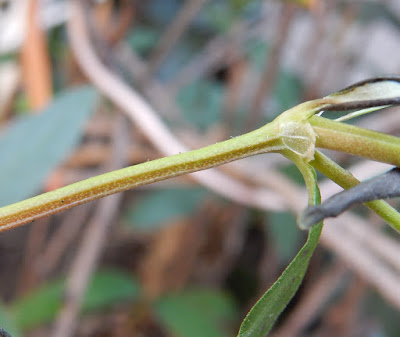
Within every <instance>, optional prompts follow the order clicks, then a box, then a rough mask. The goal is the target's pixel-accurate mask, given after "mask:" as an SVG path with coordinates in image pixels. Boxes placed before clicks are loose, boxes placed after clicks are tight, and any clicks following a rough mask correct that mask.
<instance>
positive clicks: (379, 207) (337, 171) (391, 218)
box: [300, 151, 400, 233]
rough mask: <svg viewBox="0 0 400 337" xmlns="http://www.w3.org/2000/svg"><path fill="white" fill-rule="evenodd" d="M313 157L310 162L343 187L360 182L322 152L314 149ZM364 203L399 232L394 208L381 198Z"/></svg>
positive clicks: (399, 227) (347, 187)
mask: <svg viewBox="0 0 400 337" xmlns="http://www.w3.org/2000/svg"><path fill="white" fill-rule="evenodd" d="M314 158H315V159H314V160H313V161H311V162H310V164H311V165H312V166H314V168H316V169H317V170H318V171H319V172H321V173H322V174H323V175H325V176H326V177H327V178H329V179H331V180H332V181H334V182H335V183H336V184H338V185H339V186H341V187H343V188H344V189H349V188H351V187H353V186H356V185H358V184H359V183H360V181H359V180H358V179H357V178H355V177H354V176H353V175H352V174H351V173H350V172H348V171H346V170H345V169H344V168H342V167H341V166H339V165H338V164H336V163H335V162H334V161H333V160H331V159H330V158H328V157H327V156H325V155H324V154H323V153H321V152H319V151H316V152H315V155H314ZM365 205H366V206H367V207H368V208H370V209H371V210H372V211H374V212H375V213H376V214H378V215H379V216H380V217H381V218H382V219H383V220H385V221H386V222H387V223H388V224H389V225H390V226H391V227H392V228H393V229H395V230H396V231H397V232H399V233H400V214H399V213H398V212H397V210H396V209H394V208H393V207H392V206H390V205H389V204H388V203H387V202H386V201H383V200H377V201H370V202H366V203H365ZM300 226H301V224H300Z"/></svg>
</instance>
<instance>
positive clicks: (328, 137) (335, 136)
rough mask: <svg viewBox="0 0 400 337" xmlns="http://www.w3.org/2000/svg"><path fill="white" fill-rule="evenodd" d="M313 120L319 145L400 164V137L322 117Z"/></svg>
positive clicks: (311, 120) (311, 122)
mask: <svg viewBox="0 0 400 337" xmlns="http://www.w3.org/2000/svg"><path fill="white" fill-rule="evenodd" d="M309 121H310V124H311V125H312V127H313V129H314V131H315V133H316V134H317V140H316V144H315V145H316V147H320V148H325V149H330V150H335V151H341V152H346V153H349V154H352V155H355V156H359V157H364V158H368V159H372V160H375V161H380V162H384V163H388V164H392V165H396V166H400V138H397V137H394V136H391V135H387V134H384V133H381V132H376V131H371V130H367V129H362V128H359V127H356V126H352V125H348V124H343V123H340V122H335V121H332V120H329V119H326V118H323V117H319V116H313V117H311V118H310V119H309Z"/></svg>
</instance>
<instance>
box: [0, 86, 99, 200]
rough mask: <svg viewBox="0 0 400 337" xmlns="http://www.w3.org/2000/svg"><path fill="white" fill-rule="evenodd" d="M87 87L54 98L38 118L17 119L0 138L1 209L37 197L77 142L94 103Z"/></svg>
mask: <svg viewBox="0 0 400 337" xmlns="http://www.w3.org/2000/svg"><path fill="white" fill-rule="evenodd" d="M96 97H97V95H96V92H95V91H94V90H93V89H92V88H89V87H81V88H78V89H73V90H69V91H67V92H64V93H63V94H61V95H59V96H57V97H56V98H55V100H54V101H53V102H52V103H51V104H50V105H49V106H48V107H47V108H46V109H45V110H44V111H43V112H42V113H41V114H40V115H30V116H26V117H23V118H20V119H19V120H18V121H16V122H15V123H14V124H13V125H12V126H11V127H10V128H8V129H7V130H5V131H4V133H3V134H2V136H1V138H0V157H1V160H0V186H1V189H0V206H4V205H7V204H10V203H13V202H16V201H19V200H22V199H25V198H27V197H29V196H31V195H32V194H34V193H36V192H37V191H38V190H39V189H40V187H41V186H42V184H43V182H44V180H45V179H46V177H47V175H48V174H49V172H51V170H52V169H54V168H55V167H56V165H58V164H59V163H60V162H61V161H62V160H63V159H64V158H65V157H66V155H67V154H68V153H69V152H70V151H71V150H72V149H73V147H74V146H75V145H76V144H77V142H78V141H79V136H80V134H81V129H82V126H83V124H84V123H85V122H86V121H87V120H88V118H89V117H90V114H91V112H92V110H93V107H94V103H95V101H96Z"/></svg>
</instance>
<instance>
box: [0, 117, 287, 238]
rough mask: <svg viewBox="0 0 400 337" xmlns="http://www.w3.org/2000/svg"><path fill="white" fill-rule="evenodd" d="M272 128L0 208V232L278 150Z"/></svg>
mask: <svg viewBox="0 0 400 337" xmlns="http://www.w3.org/2000/svg"><path fill="white" fill-rule="evenodd" d="M277 133H278V132H277V130H276V125H275V124H274V123H270V124H267V125H265V126H264V127H262V128H260V129H258V130H255V131H253V132H250V133H248V134H245V135H242V136H239V137H236V138H232V139H229V140H227V141H224V142H221V143H217V144H214V145H210V146H208V147H205V148H202V149H199V150H194V151H190V152H185V153H181V154H177V155H175V156H170V157H165V158H161V159H157V160H153V161H149V162H145V163H142V164H138V165H135V166H131V167H127V168H124V169H121V170H117V171H113V172H109V173H106V174H102V175H99V176H96V177H93V178H89V179H87V180H84V181H81V182H78V183H75V184H71V185H69V186H66V187H63V188H60V189H57V190H55V191H51V192H48V193H44V194H41V195H39V196H36V197H33V198H31V199H27V200H24V201H21V202H18V203H15V204H12V205H9V206H5V207H3V208H0V231H5V230H8V229H11V228H14V227H17V226H20V225H23V224H25V223H27V222H31V221H33V220H35V219H39V218H42V217H45V216H48V215H51V214H54V213H57V212H60V211H63V210H66V209H69V208H71V207H73V206H77V205H80V204H83V203H86V202H89V201H92V200H95V199H99V198H102V197H105V196H107V195H110V194H114V193H118V192H121V191H125V190H128V189H131V188H133V187H137V186H142V185H146V184H150V183H153V182H156V181H160V180H164V179H168V178H172V177H176V176H179V175H182V174H186V173H191V172H194V171H200V170H204V169H207V168H211V167H215V166H218V165H221V164H224V163H228V162H231V161H233V160H237V159H241V158H245V157H248V156H252V155H256V154H260V153H265V152H272V151H278V150H281V149H282V146H283V145H282V143H281V140H280V138H278V137H277Z"/></svg>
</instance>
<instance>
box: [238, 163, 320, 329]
mask: <svg viewBox="0 0 400 337" xmlns="http://www.w3.org/2000/svg"><path fill="white" fill-rule="evenodd" d="M306 166H307V168H306V169H305V167H306ZM299 168H300V169H301V171H302V174H303V176H304V178H305V180H306V183H307V186H308V188H309V189H310V188H311V187H312V186H311V185H312V184H313V187H312V190H309V193H310V201H313V203H314V204H317V203H319V202H320V194H319V189H318V186H317V184H316V176H315V171H314V170H313V169H311V168H310V167H309V165H307V164H304V163H303V167H300V166H299ZM322 226H323V225H322V223H320V224H319V225H317V226H314V227H312V228H311V230H310V232H309V235H308V238H307V242H306V243H305V244H304V246H303V247H302V248H301V250H300V251H299V252H298V253H297V255H296V257H295V258H294V259H293V261H292V262H291V263H290V264H289V266H288V267H287V268H286V269H285V271H284V272H283V273H282V275H281V276H280V277H279V279H278V280H277V281H276V282H275V283H274V284H273V285H272V287H271V288H270V289H268V291H267V292H266V293H265V294H264V295H263V296H262V297H261V298H260V299H259V300H258V302H257V303H256V304H255V305H254V306H253V308H252V309H251V310H250V312H249V313H248V314H247V316H246V318H245V319H244V321H243V323H242V325H241V327H240V330H239V334H238V337H265V336H266V335H267V334H268V332H269V331H270V330H271V328H272V326H273V324H274V323H275V321H276V319H277V318H278V317H279V315H280V314H281V312H282V311H283V310H284V309H285V307H286V306H287V304H288V303H289V302H290V300H291V299H292V297H293V296H294V295H295V293H296V292H297V289H298V288H299V286H300V284H301V282H302V280H303V278H304V275H305V273H306V271H307V267H308V264H309V262H310V259H311V256H312V254H313V252H314V250H315V248H316V247H317V244H318V241H319V237H320V234H321V231H322Z"/></svg>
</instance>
